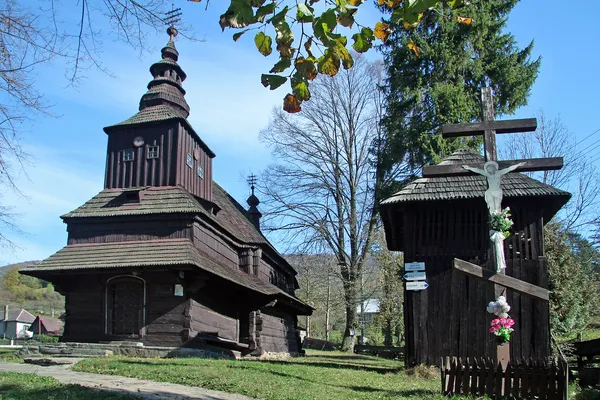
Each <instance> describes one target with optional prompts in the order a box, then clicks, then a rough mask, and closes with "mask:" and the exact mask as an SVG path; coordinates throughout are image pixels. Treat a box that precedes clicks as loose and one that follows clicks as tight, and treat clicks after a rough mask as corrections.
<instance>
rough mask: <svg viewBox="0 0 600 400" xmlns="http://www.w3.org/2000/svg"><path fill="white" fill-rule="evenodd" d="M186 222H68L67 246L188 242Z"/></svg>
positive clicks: (139, 218) (153, 219) (158, 219)
mask: <svg viewBox="0 0 600 400" xmlns="http://www.w3.org/2000/svg"><path fill="white" fill-rule="evenodd" d="M187 223H188V221H187V220H184V219H180V218H177V217H174V216H169V217H165V218H161V217H160V216H151V217H148V216H136V217H135V218H129V219H124V218H118V219H116V218H115V219H111V218H102V220H101V221H97V222H96V223H95V222H91V221H89V220H86V221H83V223H75V222H73V221H71V222H70V223H69V225H68V228H67V231H68V233H69V238H68V241H67V243H68V244H83V243H111V242H128V241H137V240H156V239H190V238H191V236H192V233H191V229H190V228H189V227H188V225H187Z"/></svg>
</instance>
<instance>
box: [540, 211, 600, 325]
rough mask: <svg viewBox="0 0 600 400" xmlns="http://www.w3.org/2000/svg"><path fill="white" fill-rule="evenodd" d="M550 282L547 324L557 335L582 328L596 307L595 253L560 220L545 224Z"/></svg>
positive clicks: (587, 322) (594, 312)
mask: <svg viewBox="0 0 600 400" xmlns="http://www.w3.org/2000/svg"><path fill="white" fill-rule="evenodd" d="M544 246H545V248H546V256H547V258H548V273H549V277H550V279H549V281H550V282H549V283H550V326H551V329H552V330H553V331H554V332H555V333H557V334H559V335H570V334H574V333H576V332H580V331H581V330H583V329H584V328H585V327H586V326H587V325H588V324H589V323H590V322H591V319H592V318H593V316H594V314H596V313H597V310H598V295H597V290H598V278H597V274H596V272H594V269H595V265H594V264H595V262H597V260H598V252H597V250H595V249H593V248H592V247H591V246H589V243H588V242H587V240H585V239H583V238H582V237H581V236H579V235H577V234H573V233H571V232H569V231H567V230H565V229H564V228H563V227H562V226H561V225H560V224H559V223H557V222H550V223H549V224H548V225H546V227H545V236H544Z"/></svg>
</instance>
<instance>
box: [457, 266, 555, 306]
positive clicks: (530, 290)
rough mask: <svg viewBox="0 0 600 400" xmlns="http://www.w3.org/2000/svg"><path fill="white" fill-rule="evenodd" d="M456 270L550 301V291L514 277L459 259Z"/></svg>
mask: <svg viewBox="0 0 600 400" xmlns="http://www.w3.org/2000/svg"><path fill="white" fill-rule="evenodd" d="M454 269H455V270H456V271H458V272H460V273H463V274H466V275H469V276H472V277H475V278H478V279H482V280H484V281H488V282H492V283H497V284H498V285H502V286H504V287H507V288H509V289H512V290H514V291H516V292H519V293H522V294H525V295H527V296H531V297H536V298H538V299H541V300H545V301H549V299H550V291H549V290H548V289H544V288H543V287H540V286H536V285H532V284H531V283H527V282H525V281H522V280H520V279H516V278H513V277H512V276H507V275H504V274H497V273H496V272H495V271H491V270H488V269H483V268H481V267H480V266H478V265H475V264H471V263H470V262H467V261H464V260H461V259H459V258H455V259H454Z"/></svg>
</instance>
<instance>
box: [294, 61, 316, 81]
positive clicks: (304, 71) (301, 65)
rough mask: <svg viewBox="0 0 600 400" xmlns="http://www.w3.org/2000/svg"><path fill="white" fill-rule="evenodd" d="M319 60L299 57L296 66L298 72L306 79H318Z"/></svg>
mask: <svg viewBox="0 0 600 400" xmlns="http://www.w3.org/2000/svg"><path fill="white" fill-rule="evenodd" d="M316 62H317V60H316V59H315V58H314V57H308V58H304V57H298V59H297V60H296V63H295V64H294V66H295V67H296V69H297V70H298V73H300V74H301V75H302V76H303V77H304V78H306V79H308V80H311V81H312V80H313V79H315V78H316V77H317V67H315V63H316Z"/></svg>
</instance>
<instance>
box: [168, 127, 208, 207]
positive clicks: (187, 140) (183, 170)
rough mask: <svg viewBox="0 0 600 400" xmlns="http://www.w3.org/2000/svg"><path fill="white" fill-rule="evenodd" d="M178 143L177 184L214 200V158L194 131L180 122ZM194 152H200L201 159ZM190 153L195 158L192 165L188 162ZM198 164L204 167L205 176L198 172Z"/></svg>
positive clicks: (204, 197) (196, 194)
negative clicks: (208, 153) (190, 130)
mask: <svg viewBox="0 0 600 400" xmlns="http://www.w3.org/2000/svg"><path fill="white" fill-rule="evenodd" d="M178 143H179V147H178V158H177V164H176V165H177V175H176V180H175V184H177V185H181V186H183V187H184V188H186V189H187V190H188V191H189V192H190V193H192V194H193V195H195V196H198V197H201V198H203V199H206V200H208V201H212V159H211V158H210V157H209V156H208V155H207V154H206V151H205V150H204V148H203V147H202V146H201V144H200V143H199V142H198V140H197V139H196V138H195V137H194V136H193V135H192V133H191V132H189V131H188V130H187V129H186V127H184V126H183V125H181V124H179V139H178ZM194 152H197V153H198V155H199V156H200V157H199V159H197V160H196V159H195V158H193V156H194ZM188 154H191V155H192V158H193V160H194V164H193V166H192V167H189V166H188V165H187V164H186V162H187V155H188ZM198 165H201V166H202V167H203V168H204V177H203V178H200V177H199V176H198V174H197V168H198Z"/></svg>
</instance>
